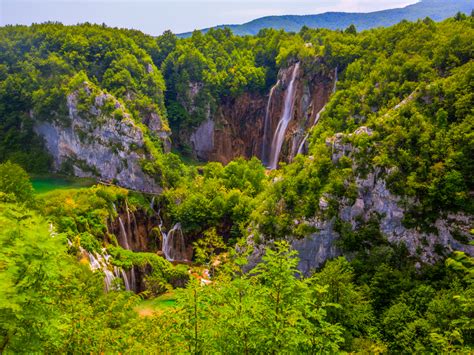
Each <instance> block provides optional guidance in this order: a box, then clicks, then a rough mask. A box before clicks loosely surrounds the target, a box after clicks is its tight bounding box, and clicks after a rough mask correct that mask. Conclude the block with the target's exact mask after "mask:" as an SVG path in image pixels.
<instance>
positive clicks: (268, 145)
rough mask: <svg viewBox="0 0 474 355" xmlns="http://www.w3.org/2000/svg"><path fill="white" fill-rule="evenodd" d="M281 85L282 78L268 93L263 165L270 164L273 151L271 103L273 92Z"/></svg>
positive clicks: (264, 127)
mask: <svg viewBox="0 0 474 355" xmlns="http://www.w3.org/2000/svg"><path fill="white" fill-rule="evenodd" d="M279 85H280V80H278V81H277V83H276V84H275V85H274V86H272V88H271V89H270V94H269V95H268V102H267V108H266V110H265V120H264V124H263V138H262V155H261V160H262V163H263V165H265V166H268V165H269V160H270V153H271V143H272V142H271V131H270V128H271V127H270V113H271V105H272V102H273V94H274V92H275V89H276V88H277V87H278V86H279Z"/></svg>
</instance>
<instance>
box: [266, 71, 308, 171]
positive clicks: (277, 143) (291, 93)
mask: <svg viewBox="0 0 474 355" xmlns="http://www.w3.org/2000/svg"><path fill="white" fill-rule="evenodd" d="M299 67H300V64H299V63H296V64H295V66H294V67H293V73H292V75H291V80H290V83H289V84H288V88H287V90H286V94H285V100H284V107H283V113H282V115H281V118H280V121H279V122H278V125H277V128H276V130H275V134H274V135H273V140H272V146H271V154H270V161H269V163H270V164H269V165H268V167H269V168H270V169H276V168H277V165H278V160H279V158H280V152H281V147H282V145H283V141H284V139H285V134H286V129H287V128H288V124H289V123H290V121H291V118H292V117H293V116H292V114H293V106H294V103H295V93H296V90H295V81H296V76H297V74H298V71H299Z"/></svg>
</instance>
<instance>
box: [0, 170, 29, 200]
mask: <svg viewBox="0 0 474 355" xmlns="http://www.w3.org/2000/svg"><path fill="white" fill-rule="evenodd" d="M0 192H3V193H5V194H12V195H13V196H15V198H16V199H17V200H18V201H19V202H27V201H31V200H32V199H33V186H32V185H31V182H30V177H29V176H28V174H27V173H26V171H25V170H23V168H22V167H21V166H19V165H18V164H14V163H11V162H9V161H7V162H5V163H2V164H0Z"/></svg>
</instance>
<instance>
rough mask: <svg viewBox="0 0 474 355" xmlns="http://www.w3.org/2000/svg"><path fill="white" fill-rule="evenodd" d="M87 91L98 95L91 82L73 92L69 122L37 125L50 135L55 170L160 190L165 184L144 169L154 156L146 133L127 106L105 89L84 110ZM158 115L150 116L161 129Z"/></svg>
mask: <svg viewBox="0 0 474 355" xmlns="http://www.w3.org/2000/svg"><path fill="white" fill-rule="evenodd" d="M84 95H89V96H90V95H92V93H91V90H90V89H89V87H88V84H87V83H84V85H83V87H82V88H80V89H78V90H77V91H74V92H72V93H71V94H69V95H68V96H67V106H68V111H69V116H68V117H67V118H65V121H64V122H59V121H52V122H49V121H48V122H46V121H45V122H40V121H37V122H36V124H35V131H36V133H37V134H38V135H40V136H42V137H43V138H44V140H45V142H46V147H47V149H48V151H49V153H50V154H51V155H52V157H53V160H54V169H55V170H56V171H65V170H66V171H67V172H69V173H73V174H74V175H75V176H78V177H95V178H100V179H103V180H107V181H115V182H116V183H117V184H119V185H121V186H124V187H128V188H132V189H136V190H140V191H143V192H152V193H156V192H160V191H161V188H160V186H159V185H158V184H157V183H156V182H155V180H154V179H153V178H151V177H150V176H148V175H147V174H145V173H144V171H143V170H142V168H141V165H140V161H141V160H142V159H148V158H150V157H148V156H147V154H146V153H144V152H145V151H146V148H145V140H144V133H143V131H142V130H141V128H140V127H139V126H138V125H136V124H135V123H134V121H133V120H132V118H131V117H130V115H129V114H128V113H127V112H126V109H125V107H124V106H123V105H122V104H121V103H120V102H119V101H117V100H116V99H115V98H114V97H113V96H112V95H110V94H105V93H99V94H98V95H97V96H96V97H95V99H93V102H94V104H93V105H92V106H91V107H89V111H88V112H83V111H80V110H79V107H80V106H81V105H83V103H82V101H81V100H83V98H81V97H83V96H84ZM106 104H107V106H109V105H110V104H112V105H113V106H114V107H115V111H114V114H108V113H106V112H105V111H106V109H105V107H106ZM118 112H120V114H118ZM158 120H159V117H158V116H156V115H154V116H153V118H150V120H149V121H148V123H149V124H150V125H151V126H152V128H153V129H154V130H155V131H156V130H158V129H159V127H161V126H160V125H159V124H158V123H157V121H158ZM159 132H161V133H163V131H159ZM161 133H159V134H161ZM157 134H158V133H157Z"/></svg>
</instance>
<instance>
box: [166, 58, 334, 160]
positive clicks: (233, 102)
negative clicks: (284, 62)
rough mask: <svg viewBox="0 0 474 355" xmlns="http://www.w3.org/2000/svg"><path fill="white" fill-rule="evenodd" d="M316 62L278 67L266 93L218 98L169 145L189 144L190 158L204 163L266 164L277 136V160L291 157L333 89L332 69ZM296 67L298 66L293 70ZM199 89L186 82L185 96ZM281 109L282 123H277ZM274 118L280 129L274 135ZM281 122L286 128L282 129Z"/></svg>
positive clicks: (184, 145)
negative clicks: (313, 67)
mask: <svg viewBox="0 0 474 355" xmlns="http://www.w3.org/2000/svg"><path fill="white" fill-rule="evenodd" d="M317 65H318V69H317V70H312V71H307V70H304V68H303V66H302V65H300V64H293V65H291V66H289V67H287V68H281V69H280V70H279V72H278V76H277V80H276V83H275V85H273V87H272V88H271V89H270V90H269V93H268V95H267V96H264V95H262V94H260V93H249V92H245V93H243V94H241V95H239V96H237V97H226V98H223V99H222V100H221V101H220V102H218V103H217V108H216V109H215V110H214V111H213V112H212V113H211V112H210V111H209V115H208V117H207V118H206V119H205V120H204V121H203V122H202V123H201V124H200V125H199V126H198V127H196V128H194V129H189V130H186V129H184V130H181V129H180V132H179V133H178V136H177V137H175V139H174V143H175V144H176V145H177V147H191V149H192V151H193V154H194V156H195V157H196V158H199V159H201V160H204V161H219V162H221V163H224V164H226V163H228V162H230V161H231V160H233V159H235V158H237V157H245V158H251V157H254V156H255V157H258V158H260V159H261V160H262V161H263V163H264V165H266V166H270V165H271V164H270V163H271V162H270V155H271V150H272V142H273V139H274V137H275V136H277V137H280V140H281V141H282V143H281V145H280V144H277V145H274V146H275V147H277V146H281V148H280V153H279V157H278V160H279V161H291V160H292V159H293V157H294V156H295V155H296V154H297V152H298V150H299V148H300V146H301V145H302V141H303V140H305V135H306V133H307V131H308V129H310V128H311V127H312V123H313V122H314V120H315V117H316V115H317V113H318V112H319V111H320V110H321V108H322V107H323V106H324V105H325V104H326V103H327V101H328V99H329V96H330V95H331V92H333V90H334V87H335V76H337V73H336V71H335V70H334V69H331V68H329V67H328V66H327V65H326V64H325V63H324V62H322V60H320V62H318V63H317ZM298 66H299V67H300V68H299V69H298V70H295V67H298ZM296 71H298V75H296V78H295V79H294V80H293V83H292V85H291V87H292V90H293V94H292V95H287V93H288V89H289V88H290V83H291V82H292V80H291V79H292V77H293V73H295V72H296ZM201 89H202V85H201V86H200V85H192V87H190V91H192V95H191V93H190V94H189V96H190V97H194V96H196V95H197V94H196V92H199V90H201ZM286 98H288V100H289V103H288V104H287V105H285V101H286ZM290 99H291V100H290ZM285 107H286V109H287V111H288V112H287V114H285V117H289V120H288V122H286V121H282V117H283V116H284V111H285ZM193 110H194V109H193V108H189V109H188V112H189V113H190V114H192V112H193ZM280 122H281V124H280V128H278V129H279V131H280V133H279V135H276V130H277V127H278V125H279V123H280ZM284 123H285V124H287V125H286V129H283V128H284ZM306 139H307V138H306ZM303 145H304V143H303ZM275 150H276V149H275ZM275 155H276V154H275Z"/></svg>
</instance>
